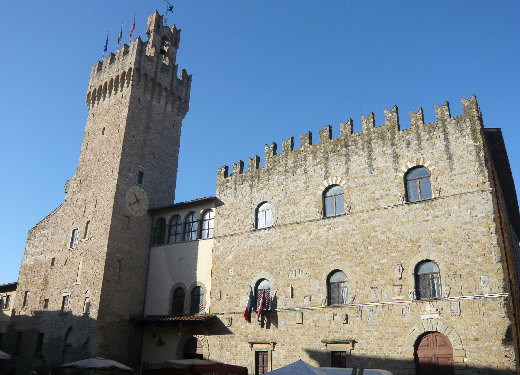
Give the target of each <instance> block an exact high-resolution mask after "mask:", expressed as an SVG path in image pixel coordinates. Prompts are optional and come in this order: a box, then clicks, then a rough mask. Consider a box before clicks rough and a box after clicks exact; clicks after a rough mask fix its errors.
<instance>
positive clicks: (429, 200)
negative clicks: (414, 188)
mask: <svg viewBox="0 0 520 375" xmlns="http://www.w3.org/2000/svg"><path fill="white" fill-rule="evenodd" d="M436 199H437V197H431V198H428V199H421V200H418V201H412V202H410V201H404V204H417V203H423V202H431V201H434V200H436Z"/></svg>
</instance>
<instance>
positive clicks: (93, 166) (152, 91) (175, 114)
mask: <svg viewBox="0 0 520 375" xmlns="http://www.w3.org/2000/svg"><path fill="white" fill-rule="evenodd" d="M146 33H147V35H148V40H147V41H146V42H142V41H141V39H140V38H139V37H138V38H137V39H136V40H135V41H133V42H132V43H131V44H130V45H129V46H126V45H125V46H123V48H122V49H120V50H119V51H117V54H116V55H112V54H111V55H110V56H109V57H108V58H106V59H104V61H103V62H99V63H97V64H96V65H95V66H94V67H93V68H92V72H91V76H90V81H89V89H88V93H87V99H86V102H87V106H88V108H89V115H88V120H87V126H86V132H85V141H84V142H83V149H82V153H81V161H80V165H79V166H78V173H77V174H82V175H84V178H85V179H91V180H92V183H94V184H95V185H96V186H97V187H96V186H91V190H92V191H96V190H98V189H99V186H100V185H102V184H104V183H106V184H107V186H106V190H105V193H108V194H107V196H108V197H105V198H104V199H106V201H105V202H104V203H105V204H106V210H105V213H106V214H108V215H109V216H107V219H109V221H108V222H107V226H106V229H107V232H106V237H107V244H106V246H107V247H106V259H105V262H104V265H103V270H102V274H103V281H102V285H101V290H100V297H99V310H98V316H97V328H96V334H95V337H96V340H95V343H94V345H93V348H92V349H93V353H92V354H93V355H103V354H106V353H111V358H120V359H121V360H123V361H125V362H126V363H131V362H130V361H131V360H132V359H135V358H139V350H136V349H138V348H139V340H140V337H139V334H136V332H137V331H138V330H137V329H136V328H135V327H131V326H130V322H129V320H130V319H132V318H135V317H137V316H140V315H142V313H143V304H144V288H145V284H146V273H147V261H148V246H149V239H150V228H151V227H152V222H151V219H150V217H149V216H148V214H147V209H148V208H153V207H160V206H164V205H167V204H171V203H172V202H173V201H174V193H175V185H176V178H177V166H178V157H179V143H180V136H181V125H182V120H183V118H184V116H185V115H186V113H187V112H188V107H189V99H190V87H191V76H189V75H188V74H187V72H186V71H185V70H182V72H181V74H180V78H178V75H177V70H178V66H177V65H176V58H177V49H178V48H179V39H180V30H179V29H177V27H176V26H175V25H174V26H173V27H171V28H170V27H168V26H165V25H163V16H161V15H159V13H158V12H157V11H155V12H154V13H153V14H151V15H150V16H149V17H148V23H147V30H146ZM90 142H92V143H93V145H92V146H93V147H92V148H90ZM100 155H103V157H101V158H100ZM96 158H97V159H96ZM93 159H96V160H93ZM97 170H104V172H103V174H102V176H98V175H97ZM77 179H78V176H75V178H74V180H77ZM89 190H90V189H89ZM125 355H126V358H125ZM133 365H134V366H137V365H138V364H135V363H134V364H133Z"/></svg>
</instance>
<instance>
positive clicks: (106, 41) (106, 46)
mask: <svg viewBox="0 0 520 375" xmlns="http://www.w3.org/2000/svg"><path fill="white" fill-rule="evenodd" d="M107 48H108V31H107V39H106V40H105V49H104V50H103V58H104V57H105V52H106V51H107Z"/></svg>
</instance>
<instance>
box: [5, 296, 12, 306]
mask: <svg viewBox="0 0 520 375" xmlns="http://www.w3.org/2000/svg"><path fill="white" fill-rule="evenodd" d="M10 307H11V295H10V294H8V295H6V296H5V301H4V309H8V308H10Z"/></svg>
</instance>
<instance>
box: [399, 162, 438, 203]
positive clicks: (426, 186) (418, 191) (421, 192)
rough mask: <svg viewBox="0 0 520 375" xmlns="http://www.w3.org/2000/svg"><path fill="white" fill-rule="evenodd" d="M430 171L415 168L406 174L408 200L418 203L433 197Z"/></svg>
mask: <svg viewBox="0 0 520 375" xmlns="http://www.w3.org/2000/svg"><path fill="white" fill-rule="evenodd" d="M430 176H431V174H430V171H429V170H427V169H426V168H424V167H414V168H412V169H410V170H408V172H406V174H405V181H406V200H407V201H408V202H417V201H422V200H425V199H430V198H431V197H432V184H431V182H430Z"/></svg>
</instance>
